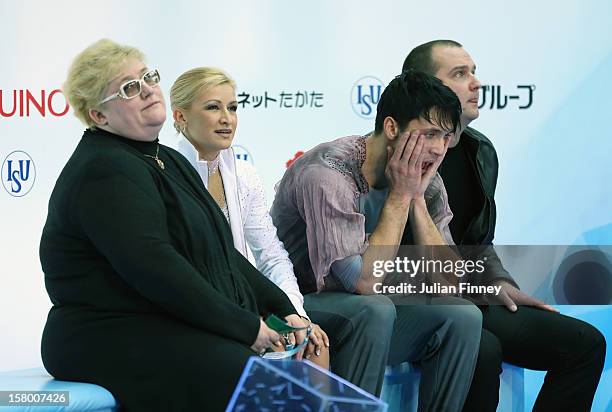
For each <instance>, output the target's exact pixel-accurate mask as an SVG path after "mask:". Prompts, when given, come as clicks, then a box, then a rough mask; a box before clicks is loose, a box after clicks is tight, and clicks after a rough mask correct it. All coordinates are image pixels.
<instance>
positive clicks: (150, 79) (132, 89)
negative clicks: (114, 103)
mask: <svg viewBox="0 0 612 412" xmlns="http://www.w3.org/2000/svg"><path fill="white" fill-rule="evenodd" d="M160 80H161V79H160V77H159V71H158V70H157V69H152V70H149V71H148V72H146V73H145V74H143V75H142V77H141V78H140V79H133V80H128V81H127V82H125V83H123V84H122V85H121V86H119V91H118V92H117V93H115V94H112V95H110V96H108V97H107V98H105V99H104V100H102V101H101V102H100V103H99V104H102V103H106V102H109V101H111V100H114V99H117V98H121V99H126V100H127V99H133V98H134V97H136V96H140V93H141V92H142V82H145V83H146V84H147V86H149V87H156V86H157V85H158V84H159V81H160Z"/></svg>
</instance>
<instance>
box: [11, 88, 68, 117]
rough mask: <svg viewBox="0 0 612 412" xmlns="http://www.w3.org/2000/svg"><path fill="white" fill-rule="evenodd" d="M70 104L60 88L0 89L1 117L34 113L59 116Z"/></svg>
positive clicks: (27, 115) (65, 111)
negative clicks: (50, 89) (48, 89)
mask: <svg viewBox="0 0 612 412" xmlns="http://www.w3.org/2000/svg"><path fill="white" fill-rule="evenodd" d="M68 109H70V106H69V105H68V102H67V101H66V98H65V97H64V95H63V94H62V91H61V90H60V89H55V90H52V91H51V92H49V91H47V90H38V91H33V90H29V89H21V90H12V91H11V90H0V116H1V117H13V116H17V117H30V115H34V114H36V113H38V114H40V115H41V116H42V117H46V116H55V117H60V116H64V115H65V114H66V113H68Z"/></svg>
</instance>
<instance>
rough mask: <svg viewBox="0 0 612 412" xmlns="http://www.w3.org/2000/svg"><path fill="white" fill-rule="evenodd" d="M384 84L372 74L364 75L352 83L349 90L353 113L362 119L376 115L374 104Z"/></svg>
mask: <svg viewBox="0 0 612 412" xmlns="http://www.w3.org/2000/svg"><path fill="white" fill-rule="evenodd" d="M384 88H385V86H384V84H383V82H382V81H381V80H380V79H379V78H377V77H374V76H364V77H362V78H361V79H359V80H357V81H356V82H355V84H353V89H352V90H351V107H352V108H353V111H354V112H355V114H356V115H357V116H359V117H361V118H364V119H374V118H375V117H376V105H377V104H378V101H379V100H380V96H381V94H382V92H383V90H384Z"/></svg>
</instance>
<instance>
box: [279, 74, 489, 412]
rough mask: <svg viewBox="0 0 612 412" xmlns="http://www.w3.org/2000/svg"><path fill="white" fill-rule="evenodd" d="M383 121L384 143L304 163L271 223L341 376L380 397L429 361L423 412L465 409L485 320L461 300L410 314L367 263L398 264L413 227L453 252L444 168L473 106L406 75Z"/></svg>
mask: <svg viewBox="0 0 612 412" xmlns="http://www.w3.org/2000/svg"><path fill="white" fill-rule="evenodd" d="M377 111H378V112H377V116H376V124H375V131H374V132H373V133H372V134H370V135H367V136H349V137H343V138H339V139H336V140H334V141H331V142H328V143H323V144H320V145H318V146H317V147H315V148H314V149H312V150H310V151H308V152H306V153H305V154H304V155H302V156H301V157H300V158H298V159H297V160H296V161H295V162H293V164H292V165H291V166H290V167H289V168H288V169H287V171H286V172H285V175H284V176H283V178H282V180H281V181H280V183H279V184H278V186H277V192H276V197H275V199H274V203H273V205H272V209H271V215H272V218H273V220H274V224H275V226H276V227H277V228H278V236H279V238H280V239H281V240H282V241H283V243H284V245H285V248H286V249H287V251H288V252H289V257H290V258H291V260H292V262H293V264H294V269H295V273H296V276H297V277H298V282H299V284H300V288H301V290H302V293H304V307H305V308H306V310H307V312H308V313H309V314H310V316H311V318H312V320H313V321H314V322H316V323H318V324H319V325H321V327H322V328H323V329H325V330H326V331H327V332H328V335H329V338H330V356H331V369H332V371H334V372H335V373H337V374H339V375H340V376H342V377H344V378H345V379H347V380H349V381H351V382H353V383H355V384H357V385H359V386H361V387H362V388H364V389H366V390H367V391H369V392H371V393H374V394H376V395H378V394H379V393H380V389H381V386H382V380H383V375H384V369H385V365H386V364H387V362H388V363H389V364H399V363H402V362H405V361H413V362H418V363H419V364H420V366H421V368H422V379H421V387H420V391H419V394H420V395H419V411H442V410H443V411H460V410H461V408H462V405H463V403H464V401H465V397H466V395H467V391H468V389H469V382H470V381H471V379H472V371H473V367H474V364H475V361H476V356H477V352H478V346H479V341H480V330H481V328H482V322H481V314H480V311H479V310H478V308H477V307H476V306H474V305H473V304H471V303H469V302H468V301H465V300H463V299H459V298H454V297H434V298H430V300H428V301H425V299H423V300H422V301H419V300H418V299H417V298H415V299H414V300H412V301H410V303H412V304H402V302H397V301H393V300H392V299H390V298H389V297H387V296H383V295H380V294H375V293H376V292H377V290H376V287H377V286H376V285H377V284H378V285H380V283H378V282H380V281H381V279H380V278H377V277H376V275H375V274H374V273H373V271H372V269H371V266H370V265H368V263H367V262H370V261H372V260H374V259H379V260H381V261H384V260H393V259H394V258H395V255H396V253H397V250H398V245H399V244H400V240H401V236H402V233H403V231H404V228H409V230H410V231H411V232H412V235H413V237H414V239H415V243H417V244H421V245H447V243H448V240H449V239H450V232H449V231H448V222H449V221H450V219H451V216H452V215H451V213H450V210H449V208H448V204H447V202H446V194H445V193H444V187H443V185H442V184H441V178H440V176H439V175H438V174H437V168H438V166H439V164H440V162H441V161H442V159H443V157H444V154H445V152H446V149H447V147H448V142H449V141H450V139H451V136H452V135H453V133H454V131H455V130H456V129H457V127H458V125H459V121H460V115H461V105H460V103H459V101H458V99H457V97H456V96H455V94H454V93H453V92H452V90H450V89H449V88H448V87H446V86H444V85H443V84H442V82H440V81H439V80H438V79H436V78H435V77H433V76H429V75H426V74H424V73H415V72H406V73H403V74H402V75H400V76H398V77H396V78H395V79H394V80H392V81H391V82H390V83H389V85H388V86H387V88H386V89H385V90H384V92H383V93H382V96H381V98H380V102H379V104H378V108H377ZM426 199H428V200H427V202H426ZM440 247H441V248H447V247H446V246H440ZM419 302H420V303H422V302H426V303H430V304H418V303H419ZM394 303H395V304H394ZM403 303H406V302H403Z"/></svg>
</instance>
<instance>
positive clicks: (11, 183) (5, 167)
mask: <svg viewBox="0 0 612 412" xmlns="http://www.w3.org/2000/svg"><path fill="white" fill-rule="evenodd" d="M35 180H36V168H35V167H34V161H33V160H32V158H31V157H30V155H28V154H27V153H26V152H24V151H21V150H15V151H14V152H11V153H10V154H9V155H8V156H7V157H6V159H4V163H2V185H3V186H4V189H5V190H6V191H7V192H8V194H9V195H11V196H15V197H22V196H25V195H27V194H28V192H29V191H30V190H32V187H33V186H34V181H35Z"/></svg>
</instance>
